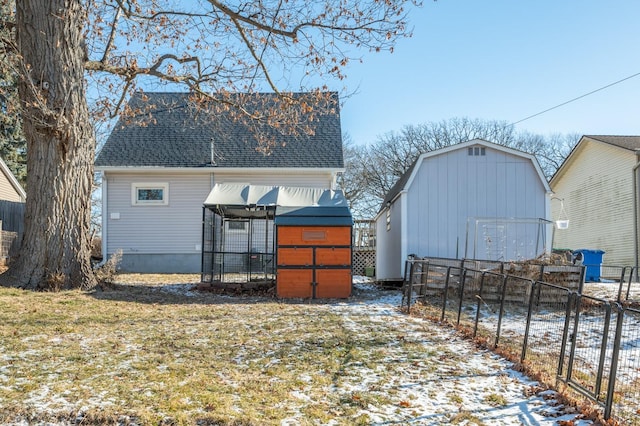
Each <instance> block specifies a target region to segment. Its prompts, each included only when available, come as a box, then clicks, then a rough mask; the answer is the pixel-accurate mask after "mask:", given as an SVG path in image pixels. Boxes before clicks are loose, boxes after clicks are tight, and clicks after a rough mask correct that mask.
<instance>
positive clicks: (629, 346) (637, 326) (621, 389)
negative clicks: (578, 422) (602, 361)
mask: <svg viewBox="0 0 640 426" xmlns="http://www.w3.org/2000/svg"><path fill="white" fill-rule="evenodd" d="M619 336H620V341H619V342H618V345H617V346H618V347H619V351H618V353H617V354H616V356H617V363H616V364H617V365H615V366H614V367H615V386H613V389H614V392H613V395H612V398H611V402H612V407H611V409H612V413H613V417H614V418H615V419H616V420H618V421H619V422H620V424H628V425H636V426H637V425H640V310H638V309H630V308H627V309H624V310H623V312H622V320H621V323H620V333H619Z"/></svg>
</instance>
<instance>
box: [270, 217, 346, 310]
mask: <svg viewBox="0 0 640 426" xmlns="http://www.w3.org/2000/svg"><path fill="white" fill-rule="evenodd" d="M277 232H278V237H277V238H278V239H277V245H278V249H277V259H278V274H277V292H278V296H279V297H316V298H346V297H349V296H350V295H351V286H352V284H351V283H352V276H351V227H345V226H342V227H337V226H335V227H314V226H279V227H278V229H277Z"/></svg>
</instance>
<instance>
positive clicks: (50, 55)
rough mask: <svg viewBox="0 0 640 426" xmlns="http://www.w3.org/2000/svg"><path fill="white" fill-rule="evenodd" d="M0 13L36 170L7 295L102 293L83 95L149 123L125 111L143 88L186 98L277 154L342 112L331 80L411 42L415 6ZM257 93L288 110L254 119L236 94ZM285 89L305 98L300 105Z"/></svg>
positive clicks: (329, 1)
mask: <svg viewBox="0 0 640 426" xmlns="http://www.w3.org/2000/svg"><path fill="white" fill-rule="evenodd" d="M0 1H1V2H2V3H0V4H1V5H2V7H3V12H4V13H3V15H2V17H0V20H1V23H0V25H1V28H2V32H1V33H0V36H2V39H1V40H0V50H1V51H2V53H3V55H4V56H5V57H6V58H7V60H8V61H9V62H8V63H9V64H10V67H11V72H12V73H14V75H16V76H17V77H18V93H19V97H20V112H21V117H22V125H23V130H24V135H25V138H26V141H27V168H28V170H29V173H28V175H27V185H26V186H27V205H26V211H27V213H26V217H25V234H24V239H23V241H22V247H21V251H20V253H19V254H18V256H17V258H16V259H15V261H14V262H13V263H12V265H11V266H10V268H9V270H8V271H7V272H5V273H4V274H3V275H2V276H0V284H2V285H8V286H16V287H21V288H28V289H43V290H55V289H61V288H75V287H82V288H87V287H91V286H93V285H94V284H95V277H94V275H93V271H92V269H91V265H90V260H89V259H90V241H89V237H90V225H89V224H90V213H91V203H90V193H91V189H92V183H93V159H94V153H95V140H96V139H95V133H94V129H93V126H92V122H91V120H90V111H89V107H88V102H87V93H90V95H91V97H90V98H91V99H90V100H91V102H92V104H95V105H96V109H95V112H96V113H99V114H101V116H103V117H114V116H116V115H117V114H119V113H123V112H124V113H129V114H131V115H134V114H135V115H137V116H138V117H140V116H142V115H144V116H145V117H146V119H147V120H153V111H127V108H126V107H125V105H126V101H127V98H128V96H129V95H130V94H131V93H132V92H133V91H134V90H136V89H137V87H139V86H140V85H141V84H142V85H143V86H146V87H149V86H150V85H151V84H152V82H156V83H157V84H158V86H156V87H162V85H169V86H170V87H171V88H172V89H175V90H177V89H178V88H182V89H181V90H188V91H190V92H191V93H193V96H192V103H193V106H194V107H196V108H199V109H201V110H202V111H203V113H210V114H215V113H216V112H217V111H220V110H221V109H225V110H228V111H230V112H231V113H235V117H236V119H237V120H244V121H246V122H247V124H248V125H249V124H250V125H251V126H252V127H251V128H252V129H253V130H254V134H255V136H256V138H257V139H258V141H259V143H260V145H261V148H262V150H263V151H264V152H265V153H267V154H268V152H269V150H270V149H273V148H274V147H275V141H274V140H273V138H270V137H269V135H270V134H271V133H272V132H269V131H266V129H267V128H269V129H277V131H279V132H283V133H284V132H287V133H290V134H294V133H296V132H303V133H304V132H307V133H308V132H309V131H310V126H308V125H307V124H308V123H309V121H310V120H314V119H315V117H316V116H317V115H319V114H323V113H327V112H330V111H332V110H333V109H335V108H336V105H334V104H333V102H331V101H330V100H331V96H330V95H327V87H326V86H325V84H324V83H325V82H326V80H328V79H338V80H340V79H343V78H344V77H345V74H344V68H345V66H346V65H347V64H348V63H349V62H350V61H351V60H354V59H358V52H359V51H361V50H362V49H366V50H372V51H382V50H392V48H393V45H394V43H395V41H396V40H397V39H398V38H399V37H403V36H406V35H409V32H408V30H407V12H408V11H407V9H406V8H407V6H410V5H412V4H415V3H416V0H394V1H388V0H384V1H383V0H323V1H317V2H308V1H307V0H288V1H283V0H264V1H259V2H257V1H253V0H246V1H234V2H224V1H220V0H195V1H192V2H191V1H190V2H176V1H170V0H86V1H82V0H17V1H16V5H15V10H14V8H13V6H12V5H11V1H12V0H0ZM87 72H88V73H87ZM294 80H297V81H298V83H296V85H295V86H294V85H293V84H292V82H293V81H294ZM318 81H320V83H317V84H313V83H314V82H318ZM87 83H89V84H90V85H91V86H90V89H91V90H88V87H87ZM3 89H4V88H3ZM258 90H268V91H274V92H276V93H278V94H279V95H280V97H279V101H278V102H276V103H274V104H270V105H264V106H263V108H256V106H255V105H252V107H253V108H252V109H248V108H247V106H246V105H245V104H244V103H243V99H245V100H246V101H247V102H250V101H251V100H252V97H251V96H250V95H249V96H246V97H244V98H243V97H242V96H234V97H232V96H228V95H229V94H233V93H236V94H237V93H249V94H250V93H251V92H254V91H258ZM288 90H299V91H305V92H308V93H309V94H308V95H307V96H303V97H299V98H296V99H294V98H293V97H292V96H289V95H288V92H287V91H288ZM233 99H236V100H237V101H233Z"/></svg>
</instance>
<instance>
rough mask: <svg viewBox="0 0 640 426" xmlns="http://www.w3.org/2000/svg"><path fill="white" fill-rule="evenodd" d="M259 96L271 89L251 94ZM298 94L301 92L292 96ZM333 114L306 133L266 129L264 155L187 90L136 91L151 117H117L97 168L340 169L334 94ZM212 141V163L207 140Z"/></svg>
mask: <svg viewBox="0 0 640 426" xmlns="http://www.w3.org/2000/svg"><path fill="white" fill-rule="evenodd" d="M255 96H258V97H261V99H262V100H266V101H267V102H268V101H269V99H273V98H274V97H275V96H276V95H275V94H271V93H261V94H255ZM294 96H300V94H294ZM332 96H333V98H334V100H335V114H328V115H321V116H319V117H317V119H316V120H315V121H313V122H312V124H313V125H314V128H315V134H314V135H311V136H307V135H298V136H289V135H285V136H283V135H281V134H279V133H277V132H276V131H275V130H273V129H270V128H263V129H261V131H263V132H269V133H270V134H271V135H273V138H274V140H276V141H277V142H278V146H276V147H274V148H273V149H272V150H271V152H270V154H269V155H264V154H263V153H261V152H259V151H257V150H256V147H257V141H256V138H255V136H254V133H253V132H252V130H251V129H250V128H249V127H248V126H247V125H246V124H243V123H241V122H239V121H237V120H236V121H234V120H232V119H230V118H229V117H228V116H226V115H225V114H218V115H217V116H216V117H215V119H212V118H211V116H204V114H203V113H202V112H201V111H196V110H195V109H194V108H192V107H190V106H189V105H188V97H189V94H188V93H144V97H146V100H144V98H143V95H142V94H141V93H136V94H135V95H134V96H133V97H132V98H131V100H130V102H129V106H131V107H132V108H134V109H135V108H139V107H148V105H149V104H152V105H155V106H156V108H155V110H154V111H153V112H152V117H153V120H152V121H150V122H149V123H148V124H146V125H144V126H141V125H139V124H136V123H130V122H128V121H131V120H130V119H129V120H128V121H127V119H121V120H119V121H118V123H117V124H116V126H115V128H114V130H113V132H112V133H111V135H110V136H109V138H108V139H107V141H106V143H105V145H104V146H103V148H102V150H101V151H100V153H99V154H98V157H97V159H96V166H97V167H239V168H247V167H254V168H255V167H260V168H262V167H264V168H267V167H269V168H272V167H276V168H343V167H344V161H343V155H342V133H341V128H340V112H339V111H340V110H339V107H338V96H337V94H335V93H333V94H332ZM212 140H213V141H214V145H215V165H214V166H212V165H211V141H212Z"/></svg>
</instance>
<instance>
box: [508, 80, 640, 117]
mask: <svg viewBox="0 0 640 426" xmlns="http://www.w3.org/2000/svg"><path fill="white" fill-rule="evenodd" d="M639 75H640V72H637V73H635V74H633V75H630V76H628V77H625V78H623V79H621V80H618V81H614V82H613V83H610V84H607V85H606V86H602V87H601V88H599V89H596V90H592V91H591V92H589V93H585V94H584V95H580V96H578V97H577V98H573V99H571V100H568V101H566V102H563V103H561V104H558V105H556V106H554V107H551V108H548V109H545V110H544V111H540V112H538V113H535V114H533V115H530V116H528V117H525V118H523V119H522V120H518V121H515V122H513V123H511V124H510V125H509V126H515V125H516V124H518V123H522V122H523V121H526V120H529V119H530V118H533V117H537V116H539V115H542V114H544V113H546V112H549V111H551V110H554V109H556V108H560V107H561V106H565V105H567V104H570V103H571V102H575V101H577V100H578V99H582V98H584V97H587V96H589V95H593V94H594V93H596V92H599V91H601V90H604V89H608V88H609V87H611V86H615V85H616V84H619V83H622V82H623V81H627V80H629V79H632V78H633V77H637V76H639Z"/></svg>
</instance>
